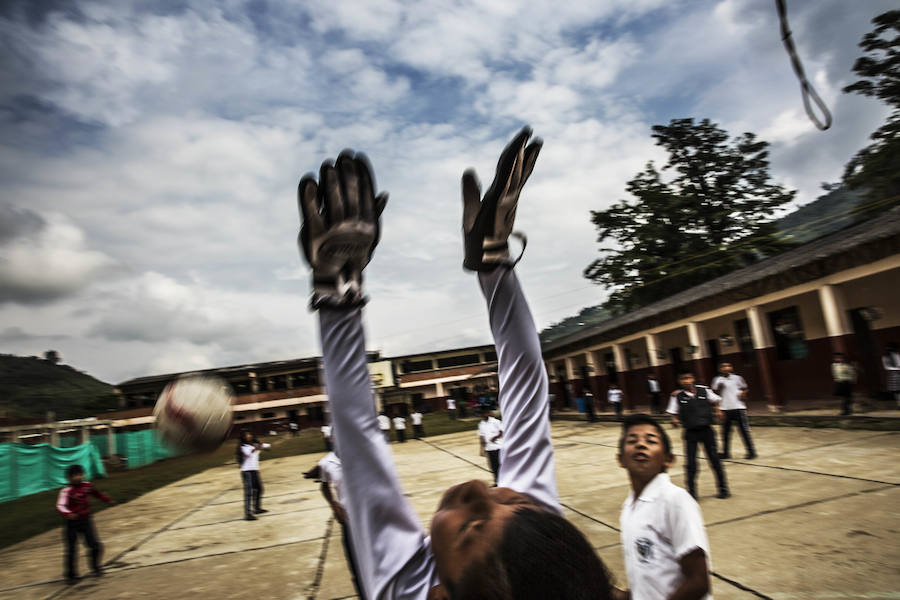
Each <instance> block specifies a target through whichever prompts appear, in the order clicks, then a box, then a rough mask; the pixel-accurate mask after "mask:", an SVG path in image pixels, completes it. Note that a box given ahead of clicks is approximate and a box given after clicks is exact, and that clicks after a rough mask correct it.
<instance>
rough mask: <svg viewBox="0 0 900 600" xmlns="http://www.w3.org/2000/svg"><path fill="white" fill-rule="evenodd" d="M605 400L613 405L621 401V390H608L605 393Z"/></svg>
mask: <svg viewBox="0 0 900 600" xmlns="http://www.w3.org/2000/svg"><path fill="white" fill-rule="evenodd" d="M606 399H607V400H609V401H610V402H612V403H613V404H618V403H619V402H621V401H622V390H609V391H608V392H606Z"/></svg>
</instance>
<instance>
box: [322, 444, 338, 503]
mask: <svg viewBox="0 0 900 600" xmlns="http://www.w3.org/2000/svg"><path fill="white" fill-rule="evenodd" d="M319 479H321V480H322V481H324V482H325V483H330V484H331V487H333V488H334V493H335V495H336V496H337V501H338V504H340V505H341V506H343V505H344V503H343V500H342V498H343V497H344V467H343V466H342V465H341V459H339V458H338V457H337V454H335V453H334V452H329V453H328V454H326V455H325V457H324V458H323V459H322V460H320V461H319Z"/></svg>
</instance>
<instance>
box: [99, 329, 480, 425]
mask: <svg viewBox="0 0 900 600" xmlns="http://www.w3.org/2000/svg"><path fill="white" fill-rule="evenodd" d="M368 360H369V374H370V376H371V379H372V387H373V390H374V392H375V405H376V409H377V410H382V409H383V410H385V411H387V412H388V413H399V414H403V415H408V414H409V412H411V409H412V408H418V409H419V410H421V411H423V412H431V411H438V410H445V409H446V401H447V398H448V397H454V398H456V399H457V400H458V402H465V401H470V400H473V399H474V398H475V397H476V396H477V394H479V393H481V392H487V391H490V390H496V388H497V354H496V352H495V351H494V346H493V345H486V346H473V347H467V348H455V349H451V350H443V351H438V352H427V353H419V354H409V355H404V356H397V357H391V358H382V357H381V356H380V353H378V352H369V353H368ZM187 374H199V375H203V374H209V375H216V376H218V377H221V378H222V379H224V380H225V381H227V382H228V383H229V384H230V385H231V388H232V390H233V391H234V393H235V399H234V404H233V414H234V426H235V429H238V428H244V427H246V428H247V429H250V430H251V431H253V432H254V433H257V434H259V433H264V432H267V431H269V430H280V429H284V428H286V427H287V425H288V423H290V422H294V423H297V424H298V425H299V426H300V427H301V428H306V427H317V426H320V425H322V424H323V423H324V422H326V421H327V418H328V417H327V411H328V405H327V401H328V396H327V390H326V389H325V383H324V376H323V373H322V359H321V357H309V358H299V359H294V360H283V361H274V362H266V363H254V364H245V365H236V366H231V367H221V368H216V369H207V370H203V371H190V372H183V373H167V374H164V375H152V376H148V377H139V378H136V379H130V380H128V381H125V382H122V383H120V384H118V385H117V386H116V391H117V393H118V394H119V395H120V398H121V400H120V405H121V410H118V411H114V412H109V413H103V414H102V415H100V416H101V417H102V418H103V419H106V420H109V421H111V423H112V425H113V426H114V427H115V428H116V429H117V430H126V431H127V430H134V429H146V428H147V427H150V426H152V424H153V406H154V405H155V404H156V400H157V398H158V397H159V395H160V394H161V393H162V391H163V389H164V388H165V387H166V385H168V384H169V383H170V382H172V381H174V380H175V379H177V378H178V377H181V376H183V375H187Z"/></svg>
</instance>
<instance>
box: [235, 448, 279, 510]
mask: <svg viewBox="0 0 900 600" xmlns="http://www.w3.org/2000/svg"><path fill="white" fill-rule="evenodd" d="M271 447H272V446H271V445H269V444H263V443H261V442H260V441H259V440H257V439H256V438H254V437H253V434H252V433H250V432H249V431H242V432H241V441H240V442H239V443H238V458H239V461H240V463H239V464H240V466H241V481H242V482H243V484H244V519H245V520H247V521H255V520H256V517H255V516H254V515H258V514H260V513H265V512H269V511H267V510H266V509H264V508H263V507H262V505H261V502H262V494H263V485H262V479H260V477H259V451H260V450H268V449H269V448H271ZM251 507H252V510H251Z"/></svg>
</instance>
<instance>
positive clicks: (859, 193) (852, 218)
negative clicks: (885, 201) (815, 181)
mask: <svg viewBox="0 0 900 600" xmlns="http://www.w3.org/2000/svg"><path fill="white" fill-rule="evenodd" d="M863 194H865V190H851V189H847V188H844V187H832V188H830V189H828V193H827V194H824V195H822V196H819V197H818V198H816V199H815V200H813V201H812V202H810V203H809V204H805V205H803V206H801V207H800V208H798V209H797V210H795V211H794V212H792V213H789V214H787V215H785V216H784V217H782V218H781V219H779V220H778V221H777V222H776V223H777V225H778V234H779V235H780V236H781V237H782V238H783V239H785V240H788V241H791V242H794V243H796V244H805V243H807V242H811V241H812V240H814V239H816V238H819V237H822V236H823V235H828V234H829V233H834V232H835V231H838V230H839V229H843V228H844V227H847V226H849V225H853V224H854V223H858V222H859V221H861V220H863V219H865V218H867V217H871V214H870V213H868V212H867V211H866V210H865V205H864V201H863Z"/></svg>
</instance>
